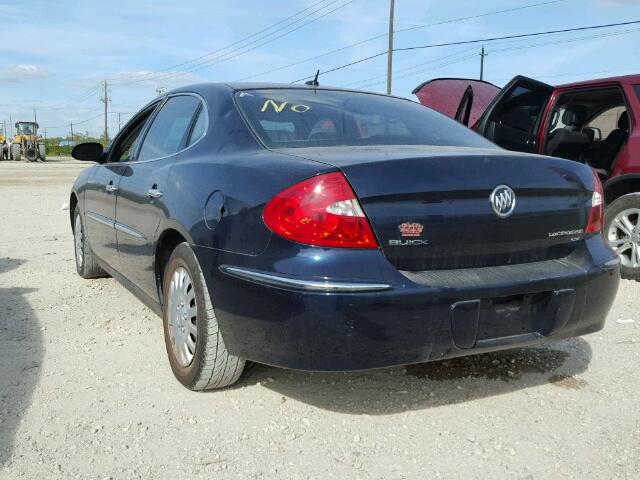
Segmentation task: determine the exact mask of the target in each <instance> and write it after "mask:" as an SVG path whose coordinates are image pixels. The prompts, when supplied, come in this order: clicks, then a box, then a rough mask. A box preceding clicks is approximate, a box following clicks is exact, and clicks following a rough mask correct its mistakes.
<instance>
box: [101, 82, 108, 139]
mask: <svg viewBox="0 0 640 480" xmlns="http://www.w3.org/2000/svg"><path fill="white" fill-rule="evenodd" d="M100 101H101V102H103V103H104V141H105V143H108V142H109V127H108V126H107V114H108V113H109V112H108V105H109V102H110V101H111V99H110V98H109V89H108V88H107V81H106V80H105V81H104V91H103V93H102V96H101V97H100Z"/></svg>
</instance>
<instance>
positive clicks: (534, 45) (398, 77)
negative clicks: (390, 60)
mask: <svg viewBox="0 0 640 480" xmlns="http://www.w3.org/2000/svg"><path fill="white" fill-rule="evenodd" d="M637 31H640V29H638V28H635V29H628V30H623V31H620V32H612V33H604V34H598V35H588V36H582V37H575V38H567V39H562V40H554V41H552V42H543V43H535V44H530V45H519V46H513V47H505V48H499V49H494V50H491V53H492V54H493V53H500V52H506V51H512V50H525V49H527V48H536V47H541V46H546V45H558V44H562V43H573V42H578V41H583V40H591V39H594V38H602V37H610V36H615V35H624V34H626V33H632V32H637ZM465 52H466V50H465ZM460 53H464V52H460ZM475 57H476V54H475V53H474V54H471V55H467V56H465V57H462V58H459V59H456V60H454V61H451V62H447V63H444V64H439V65H436V66H434V67H430V68H421V69H420V70H415V68H417V67H423V65H415V66H413V67H409V68H406V69H403V70H405V71H408V70H415V71H413V72H411V73H406V74H404V75H400V76H397V77H396V78H397V79H403V78H408V77H412V76H414V75H417V74H420V73H423V72H425V71H430V70H434V69H437V68H442V67H445V66H449V65H452V64H455V63H460V62H462V61H465V60H468V59H470V58H475ZM377 78H382V77H381V76H379V77H377ZM382 83H384V81H381V80H379V81H377V82H373V83H368V84H366V85H363V86H362V87H360V88H367V87H372V86H375V85H380V84H382Z"/></svg>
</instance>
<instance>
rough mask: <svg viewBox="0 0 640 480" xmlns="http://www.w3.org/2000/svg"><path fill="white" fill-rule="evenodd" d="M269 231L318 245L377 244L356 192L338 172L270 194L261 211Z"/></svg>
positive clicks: (366, 246)
mask: <svg viewBox="0 0 640 480" xmlns="http://www.w3.org/2000/svg"><path fill="white" fill-rule="evenodd" d="M262 219H263V220H264V223H265V224H266V225H267V227H269V229H270V230H271V231H273V232H274V233H277V234H278V235H280V236H282V237H284V238H286V239H288V240H292V241H294V242H298V243H304V244H307V245H314V246H319V247H342V248H378V242H377V240H376V237H375V235H374V234H373V230H372V229H371V225H370V224H369V220H367V217H366V216H365V214H364V212H363V211H362V208H361V207H360V203H359V202H358V199H357V198H356V194H355V193H354V192H353V190H352V189H351V186H350V185H349V183H348V182H347V179H346V178H344V175H343V174H342V173H341V172H333V173H326V174H323V175H318V176H316V177H313V178H309V179H307V180H304V181H302V182H300V183H296V184H295V185H293V186H291V187H289V188H287V189H285V190H283V191H282V192H280V193H279V194H277V195H276V196H275V197H273V198H272V199H271V200H270V201H269V202H268V203H267V205H266V206H265V208H264V212H263V213H262Z"/></svg>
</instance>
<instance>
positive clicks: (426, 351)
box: [70, 84, 619, 390]
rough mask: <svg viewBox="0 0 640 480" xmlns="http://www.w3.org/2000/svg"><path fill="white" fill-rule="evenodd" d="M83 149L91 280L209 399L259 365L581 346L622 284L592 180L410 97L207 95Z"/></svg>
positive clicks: (186, 94) (83, 223)
mask: <svg viewBox="0 0 640 480" xmlns="http://www.w3.org/2000/svg"><path fill="white" fill-rule="evenodd" d="M489 110H490V109H489ZM527 115H528V111H527V106H526V105H516V106H515V107H514V112H511V116H512V117H513V118H516V119H517V118H519V117H522V116H527ZM503 116H504V115H503ZM489 121H490V119H489ZM513 123H514V127H513V130H514V135H515V134H517V125H518V124H517V122H516V121H514V122H513ZM73 155H74V157H75V158H77V159H80V160H90V161H96V162H97V165H95V166H93V167H91V168H88V169H86V170H84V171H83V172H82V173H81V174H80V176H79V178H78V179H77V181H76V182H75V185H74V186H73V191H72V193H71V202H70V205H71V224H72V227H73V232H74V239H75V253H76V267H77V270H78V273H79V274H80V275H81V276H82V277H84V278H95V277H99V276H104V275H111V276H113V277H114V278H116V279H117V280H118V281H120V282H121V283H122V284H123V285H124V286H125V287H126V288H127V289H129V290H130V291H131V292H133V293H134V294H135V295H136V296H137V297H138V298H139V299H140V300H142V301H143V302H144V303H145V304H146V305H147V306H149V307H150V308H151V309H152V310H153V311H155V312H156V313H157V314H158V315H160V316H162V318H163V321H164V333H165V343H166V347H167V353H168V356H169V361H170V364H171V368H172V369H173V372H174V373H175V375H176V377H177V378H178V380H179V381H180V382H182V383H183V384H184V385H185V386H187V387H189V388H191V389H194V390H201V389H208V388H216V387H224V386H227V385H231V384H232V383H234V382H235V381H237V380H238V378H239V377H240V375H241V374H242V370H243V368H244V365H245V360H252V361H255V362H260V363H266V364H270V365H275V366H280V367H287V368H294V369H304V370H355V369H369V368H377V367H387V366H392V365H402V364H409V363H416V362H424V361H428V360H440V359H443V358H447V357H455V356H460V355H470V354H476V353H482V352H487V351H492V350H499V349H505V348H511V347H515V346H523V345H532V344H536V343H539V342H542V341H546V340H555V339H560V338H567V337H573V336H577V335H583V334H586V333H590V332H595V331H597V330H599V329H601V328H602V327H603V325H604V321H605V317H606V316H607V313H608V311H609V308H610V306H611V304H612V302H613V300H614V297H615V295H616V291H617V288H618V279H619V260H618V257H617V256H616V255H615V254H614V253H613V252H612V251H611V250H610V249H609V247H608V246H607V244H606V242H605V241H604V239H603V237H602V235H601V230H602V222H603V205H602V200H603V198H602V187H601V185H600V181H599V180H598V177H597V176H596V175H594V173H593V172H592V170H591V169H590V168H588V167H587V166H584V165H581V164H579V163H576V162H571V161H567V160H560V159H556V158H550V157H542V156H537V155H530V154H521V153H514V152H509V151H506V150H502V149H500V148H498V147H496V146H495V145H494V144H492V143H490V142H489V141H487V140H485V139H483V138H482V137H480V136H478V135H476V134H475V133H473V132H471V131H469V130H468V129H466V128H465V127H463V126H462V125H459V124H458V123H456V122H454V121H453V120H450V119H448V118H445V117H444V116H442V115H440V114H438V113H436V112H434V111H432V110H430V109H428V108H426V107H423V106H421V105H419V104H416V103H414V102H412V101H409V100H405V99H400V98H393V97H388V96H384V95H377V94H369V93H362V92H353V91H345V90H338V89H330V88H317V87H313V86H291V85H272V84H260V85H258V84H203V85H195V86H191V87H185V88H183V89H179V90H175V91H173V92H170V93H168V94H166V95H164V96H161V97H159V98H157V99H155V100H154V101H153V102H151V103H150V104H148V105H147V106H146V107H144V108H143V109H142V110H141V111H140V112H139V113H137V114H136V115H135V116H134V117H133V118H132V119H131V121H130V122H129V123H128V124H127V125H126V126H125V127H124V128H123V129H122V130H121V131H120V133H119V134H118V135H117V136H116V138H115V139H114V140H113V142H112V143H111V144H110V146H109V147H108V148H107V149H106V150H105V151H103V149H102V146H100V145H99V144H95V143H94V144H90V143H89V144H82V145H79V146H77V147H76V148H75V149H74V151H73Z"/></svg>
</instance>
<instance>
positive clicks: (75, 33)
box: [0, 0, 640, 136]
mask: <svg viewBox="0 0 640 480" xmlns="http://www.w3.org/2000/svg"><path fill="white" fill-rule="evenodd" d="M544 1H545V0H518V1H506V0H494V1H492V2H478V1H477V0H476V1H473V0H456V1H449V2H442V1H426V0H396V23H395V28H396V30H398V29H404V28H409V27H420V26H423V25H427V24H432V23H437V22H441V21H445V20H449V19H455V18H459V17H465V16H472V15H476V14H482V13H486V12H494V11H498V10H503V9H509V8H514V7H518V6H523V5H530V4H534V3H541V2H544ZM318 2H319V0H304V1H303V0H295V1H291V0H289V1H284V0H267V1H265V0H262V1H254V0H245V1H243V2H238V1H232V0H216V1H211V0H209V1H200V0H183V1H180V2H178V1H166V0H165V1H163V0H155V1H152V0H129V1H121V0H111V1H110V2H104V1H101V2H98V1H93V0H84V1H66V0H62V1H55V2H53V1H40V0H33V1H28V0H23V1H18V2H16V1H8V2H7V1H4V0H0V22H1V25H2V28H0V45H1V47H0V58H1V59H2V63H1V65H0V122H1V121H2V120H7V121H8V120H9V116H11V117H12V118H13V121H14V122H15V120H18V119H31V118H33V111H32V107H37V109H38V121H39V123H40V125H41V126H42V127H47V132H48V135H49V136H54V135H64V134H67V133H68V130H69V127H68V124H69V123H71V122H74V123H76V124H77V125H76V127H75V130H76V131H82V132H84V131H89V133H91V134H98V133H99V132H100V131H101V128H102V122H103V120H102V118H101V117H100V113H101V108H102V107H101V103H100V102H99V99H98V97H99V92H98V91H97V87H98V84H99V82H101V81H102V80H104V79H108V80H109V83H110V85H111V91H110V97H111V99H112V101H111V104H110V106H109V108H110V110H111V111H112V112H121V113H122V114H123V115H121V119H122V120H123V121H124V120H125V119H126V118H128V115H129V113H130V112H135V111H136V110H137V109H139V108H140V107H141V106H142V105H143V104H144V103H146V102H147V101H149V100H150V99H151V98H153V97H154V96H155V88H156V87H157V86H166V87H168V88H172V87H175V86H179V85H185V84H189V83H194V82H200V81H234V80H239V79H242V78H246V77H249V76H255V77H254V78H253V79H254V80H258V81H274V82H291V81H293V80H296V79H298V78H300V77H304V76H305V75H309V74H311V73H313V72H315V70H316V69H317V68H320V69H321V70H327V69H330V68H332V67H335V66H337V65H341V64H345V63H348V62H351V61H353V60H356V59H359V58H362V57H366V56H368V55H372V54H375V53H378V52H380V51H383V50H385V49H386V43H387V39H386V36H385V37H382V38H379V39H377V40H374V41H370V42H366V43H362V44H360V45H358V46H356V47H353V48H348V49H345V50H343V51H340V52H336V53H333V54H330V55H326V56H323V57H322V58H319V59H316V60H313V61H311V62H307V63H302V64H300V65H297V66H295V67H290V68H284V69H281V70H278V71H275V72H271V73H267V74H264V73H263V72H266V71H269V70H272V69H275V68H278V67H281V66H284V65H287V64H290V63H294V62H297V61H300V60H304V59H306V58H309V57H313V56H316V55H320V54H322V53H324V52H327V51H331V50H334V49H339V48H342V47H345V46H348V45H351V44H354V43H357V42H361V41H363V40H366V39H368V38H370V37H374V36H377V35H384V34H385V32H386V29H387V21H388V13H389V1H388V0H325V1H324V2H321V3H318ZM314 4H317V5H316V6H315V7H312V6H313V5H314ZM309 7H312V8H311V9H310V10H307V11H306V12H305V13H303V14H301V15H300V17H301V16H302V15H306V14H312V12H317V13H315V14H312V15H311V16H310V17H307V18H306V19H304V20H299V21H298V23H294V24H292V25H291V26H290V27H287V28H286V29H284V30H283V31H280V32H278V33H277V34H276V33H272V35H271V36H269V37H265V38H264V39H262V40H259V39H260V38H261V37H260V36H254V37H252V38H251V39H249V40H247V41H246V42H245V43H240V44H236V45H235V46H231V47H229V48H227V49H226V50H221V51H218V52H216V51H217V50H220V49H224V48H225V47H228V46H229V45H230V44H233V43H234V42H238V41H241V40H243V39H244V38H246V37H247V36H249V35H252V34H255V33H256V32H259V31H260V30H262V29H265V28H268V27H270V26H271V25H273V24H275V23H276V22H279V21H281V20H283V19H284V18H285V17H288V16H290V15H293V14H295V13H296V12H298V11H300V10H302V9H305V8H309ZM334 9H337V10H336V11H335V12H333V13H329V12H330V11H331V10H334ZM324 14H326V16H324V17H323V18H320V19H318V20H317V21H315V22H313V23H310V24H309V25H306V26H302V28H299V29H298V30H296V31H294V32H292V33H290V34H288V35H284V36H282V38H278V39H275V40H274V37H276V36H278V35H282V34H284V33H286V32H287V31H289V30H292V29H293V28H296V27H299V26H301V25H302V24H303V23H306V22H307V21H309V20H312V19H314V18H316V17H319V16H320V15H324ZM300 17H296V18H294V19H292V20H290V21H289V22H292V21H295V20H297V19H300ZM631 20H640V1H637V0H559V1H557V2H556V3H553V4H549V5H544V6H538V7H535V8H528V9H525V10H520V11H515V12H510V13H502V14H496V15H490V16H485V17H481V18H476V19H471V20H465V21H459V22H455V23H448V24H443V25H436V26H431V27H426V28H416V29H414V30H411V31H408V32H399V33H397V34H396V37H395V38H396V40H395V46H396V47H408V46H413V45H424V44H430V43H441V42H450V41H459V40H469V39H475V38H486V37H494V36H504V35H514V34H520V33H528V32H535V31H542V30H555V29H562V28H571V27H578V26H586V25H595V24H602V23H615V22H624V21H631ZM284 25H286V24H280V26H281V27H282V26H284ZM271 32H273V30H269V31H267V32H264V33H263V34H262V35H263V36H264V35H266V34H269V33H271ZM604 34H606V36H604ZM596 35H597V37H596ZM270 40H273V41H270ZM639 40H640V25H633V26H627V27H617V28H613V29H607V30H602V31H592V32H582V33H571V34H563V35H556V36H552V37H544V38H536V39H527V40H519V41H502V42H497V43H489V42H488V43H486V44H485V47H486V49H487V52H488V54H489V55H488V57H487V58H486V64H485V65H486V66H485V79H486V80H488V81H491V82H493V83H496V84H498V85H503V84H504V83H505V82H506V81H508V80H509V79H510V78H511V77H513V76H514V75H516V74H524V75H528V76H532V77H534V78H538V79H540V80H542V81H547V82H549V83H554V84H558V83H566V82H569V81H574V80H581V79H588V78H598V77H603V76H612V75H622V74H628V73H640V48H638V43H639ZM267 41H270V43H268V44H265V45H261V43H263V42H267ZM249 42H254V43H253V44H249ZM243 45H246V46H245V47H243ZM251 48H253V49H251ZM234 49H235V51H234ZM249 49H251V50H250V51H246V50H249ZM244 51H246V53H243V54H242V55H238V56H236V57H235V58H231V59H229V58H228V57H229V56H231V55H233V54H237V53H241V52H244ZM479 51H480V45H464V46H452V47H442V48H434V49H425V50H415V51H411V52H399V53H397V54H396V55H395V61H394V67H395V68H394V70H395V71H396V73H395V77H396V79H395V80H394V85H393V93H394V94H396V95H400V96H406V97H411V96H412V95H411V90H412V89H413V88H414V87H415V86H416V85H418V84H419V83H421V82H422V81H424V80H427V79H429V78H434V77H443V76H444V77H449V76H453V77H456V76H461V77H477V76H478V74H479V56H478V53H479ZM211 52H216V53H212V54H211ZM207 54H210V55H209V56H206V57H204V58H202V59H200V60H198V61H196V62H195V63H193V62H192V63H185V62H189V61H192V60H193V59H195V58H198V57H201V56H203V55H207ZM221 60H223V61H221ZM202 62H208V63H202ZM179 64H183V65H180V66H177V67H173V66H175V65H179ZM212 64H213V65H212ZM172 67H173V68H172ZM189 70H193V71H189ZM385 71H386V57H385V56H382V57H379V58H376V59H374V60H371V61H368V62H364V63H361V64H358V65H356V66H353V67H350V68H345V69H343V70H340V71H338V72H335V73H331V74H327V75H326V76H324V77H321V79H320V80H321V83H322V84H325V85H336V86H349V87H354V88H365V89H368V90H376V91H383V90H384V89H385V77H384V75H385ZM92 117H96V118H94V119H93V120H88V121H85V120H87V119H91V118H92ZM83 121H84V122H83ZM79 122H83V123H81V124H78V123H79ZM109 128H110V133H111V134H113V133H115V131H116V130H117V128H118V116H117V115H116V114H115V113H113V114H110V115H109Z"/></svg>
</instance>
